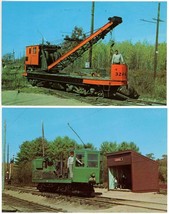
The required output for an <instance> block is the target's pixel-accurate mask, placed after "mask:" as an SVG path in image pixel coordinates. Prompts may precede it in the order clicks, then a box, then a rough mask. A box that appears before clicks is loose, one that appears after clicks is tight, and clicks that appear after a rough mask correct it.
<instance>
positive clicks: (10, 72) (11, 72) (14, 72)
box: [2, 58, 27, 90]
mask: <svg viewBox="0 0 169 214" xmlns="http://www.w3.org/2000/svg"><path fill="white" fill-rule="evenodd" d="M23 72H24V58H22V59H20V60H15V61H3V68H2V89H10V90H11V89H12V90H15V89H20V88H23V87H25V86H26V85H27V80H26V78H25V77H23V76H22V73H23Z"/></svg>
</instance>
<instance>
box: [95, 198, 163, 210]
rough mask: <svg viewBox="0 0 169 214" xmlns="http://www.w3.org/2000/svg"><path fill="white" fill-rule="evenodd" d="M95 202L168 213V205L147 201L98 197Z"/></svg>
mask: <svg viewBox="0 0 169 214" xmlns="http://www.w3.org/2000/svg"><path fill="white" fill-rule="evenodd" d="M93 200H97V201H99V202H102V203H109V204H112V205H114V204H115V205H122V206H132V207H137V208H144V209H148V210H151V211H162V212H167V209H166V206H167V205H166V204H163V203H155V202H147V201H138V200H128V199H118V198H110V197H101V196H98V197H96V198H95V199H93Z"/></svg>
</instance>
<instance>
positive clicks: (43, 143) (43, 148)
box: [42, 122, 45, 157]
mask: <svg viewBox="0 0 169 214" xmlns="http://www.w3.org/2000/svg"><path fill="white" fill-rule="evenodd" d="M44 139H45V137H44V125H43V122H42V154H43V157H44V156H45V142H44Z"/></svg>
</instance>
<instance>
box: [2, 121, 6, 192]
mask: <svg viewBox="0 0 169 214" xmlns="http://www.w3.org/2000/svg"><path fill="white" fill-rule="evenodd" d="M5 162H6V120H5V122H4V141H3V164H2V167H3V168H2V190H4V187H5V164H6V163H5Z"/></svg>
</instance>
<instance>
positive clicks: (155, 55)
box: [141, 2, 163, 80]
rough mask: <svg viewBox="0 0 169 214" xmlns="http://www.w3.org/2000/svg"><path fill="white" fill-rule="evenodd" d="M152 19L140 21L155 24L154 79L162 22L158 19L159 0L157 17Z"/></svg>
mask: <svg viewBox="0 0 169 214" xmlns="http://www.w3.org/2000/svg"><path fill="white" fill-rule="evenodd" d="M153 20H154V21H149V20H145V19H141V21H144V22H149V23H153V24H156V40H155V52H154V80H155V79H156V73H157V61H158V57H157V56H158V35H159V24H160V22H163V21H162V20H161V19H160V2H159V3H158V11H157V19H155V18H153Z"/></svg>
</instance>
